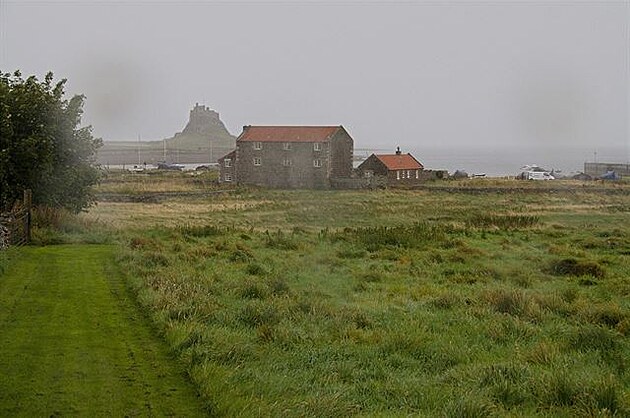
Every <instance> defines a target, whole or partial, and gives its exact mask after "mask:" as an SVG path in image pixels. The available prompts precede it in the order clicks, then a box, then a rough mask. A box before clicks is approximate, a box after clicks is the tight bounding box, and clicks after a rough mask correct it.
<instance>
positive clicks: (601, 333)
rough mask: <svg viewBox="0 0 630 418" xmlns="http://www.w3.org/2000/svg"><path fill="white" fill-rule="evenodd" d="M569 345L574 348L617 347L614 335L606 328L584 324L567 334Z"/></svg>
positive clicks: (585, 349)
mask: <svg viewBox="0 0 630 418" xmlns="http://www.w3.org/2000/svg"><path fill="white" fill-rule="evenodd" d="M569 345H570V346H571V347H572V348H573V349H575V350H582V351H588V350H601V351H607V350H614V349H616V348H617V345H618V343H617V338H616V336H615V335H614V334H613V333H612V332H611V331H609V330H607V329H606V328H602V327H599V326H594V325H585V326H582V327H580V328H579V329H577V330H576V331H574V332H573V333H572V334H571V335H569Z"/></svg>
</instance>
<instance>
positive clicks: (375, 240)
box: [332, 223, 446, 252]
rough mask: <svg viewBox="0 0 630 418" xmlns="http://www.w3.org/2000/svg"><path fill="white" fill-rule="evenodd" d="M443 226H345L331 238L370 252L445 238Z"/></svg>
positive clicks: (417, 224) (406, 246)
mask: <svg viewBox="0 0 630 418" xmlns="http://www.w3.org/2000/svg"><path fill="white" fill-rule="evenodd" d="M445 237H446V235H445V231H444V228H443V227H440V226H437V225H430V224H428V223H414V224H413V225H410V226H407V225H400V226H378V227H364V228H345V229H344V230H343V231H341V232H337V233H336V234H333V235H332V239H333V240H349V241H352V242H355V243H356V244H358V245H361V246H363V247H364V248H366V249H367V250H368V251H370V252H375V251H378V250H380V249H381V248H385V247H399V248H422V247H425V246H426V245H428V244H429V243H435V242H436V241H440V242H441V241H443V240H444V239H445Z"/></svg>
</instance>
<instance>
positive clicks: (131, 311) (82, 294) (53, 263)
mask: <svg viewBox="0 0 630 418" xmlns="http://www.w3.org/2000/svg"><path fill="white" fill-rule="evenodd" d="M114 251H115V248H114V247H113V246H104V245H92V246H90V245H64V246H52V247H44V248H22V249H18V250H13V251H12V252H11V254H9V255H8V258H10V259H9V260H6V259H5V260H3V266H4V273H3V274H0V370H2V378H1V379H0V415H1V416H68V415H70V416H154V415H157V416H164V415H176V416H200V415H204V410H203V409H202V404H203V403H202V402H201V401H200V400H199V399H198V397H197V395H196V392H195V389H194V388H193V386H192V385H191V384H190V383H189V381H188V380H187V378H186V377H185V373H184V370H183V369H180V368H179V367H178V366H177V363H176V362H175V361H174V360H173V359H172V358H171V357H170V355H169V352H168V350H167V348H166V346H165V345H164V343H163V341H160V339H159V338H158V337H157V336H156V335H155V332H154V331H153V330H152V328H151V326H150V324H149V323H148V321H147V319H146V318H145V317H144V316H143V315H142V314H141V313H140V311H139V310H138V307H137V305H136V304H135V302H134V301H133V299H132V298H131V297H130V295H129V293H128V290H127V288H126V286H125V284H124V282H123V281H122V280H121V278H120V277H121V276H120V274H119V273H118V272H117V271H116V270H115V269H114V268H113V266H112V263H111V260H112V258H113V252H114ZM5 257H7V256H5Z"/></svg>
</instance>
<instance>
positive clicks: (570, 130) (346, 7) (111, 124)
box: [0, 1, 630, 162]
mask: <svg viewBox="0 0 630 418" xmlns="http://www.w3.org/2000/svg"><path fill="white" fill-rule="evenodd" d="M0 12H1V16H0V24H1V27H2V29H1V30H0V36H1V39H0V46H1V51H0V60H1V65H0V69H1V70H2V71H5V72H7V71H13V70H15V69H20V70H21V71H22V73H23V74H25V75H30V74H36V75H38V76H43V75H44V74H45V73H46V72H47V71H49V70H51V71H53V72H54V73H55V75H56V77H63V78H67V79H68V80H69V81H68V93H71V94H74V93H82V94H85V95H86V97H87V102H86V106H85V115H84V123H85V124H91V125H93V127H94V132H95V134H96V135H97V136H101V137H103V138H104V139H105V140H115V139H136V138H138V136H141V137H142V139H147V140H148V139H161V138H164V137H169V136H171V135H172V134H174V133H175V132H176V131H179V130H181V129H182V128H183V127H184V125H185V123H186V120H187V117H188V111H189V110H190V108H191V107H192V106H193V105H194V104H195V103H196V102H199V103H203V104H205V105H207V106H209V107H211V108H213V109H215V110H217V111H218V112H219V113H220V114H221V118H222V120H223V121H224V122H225V124H226V126H227V128H228V129H229V130H230V132H231V133H232V134H235V135H238V134H239V133H240V131H241V127H242V125H245V124H265V125H292V124H296V125H318V124H327V125H329V124H335V125H336V124H343V125H344V126H345V127H346V128H347V129H348V131H349V132H350V133H351V134H352V135H353V137H354V138H355V147H359V148H387V149H390V148H392V147H393V145H401V146H402V147H405V148H410V149H421V148H422V147H434V148H435V147H441V148H448V149H456V148H458V147H480V148H492V147H502V148H509V147H514V149H517V148H522V147H526V148H530V149H549V150H554V152H562V149H566V148H572V149H575V148H584V149H589V150H596V149H598V148H602V149H603V148H611V149H617V150H621V151H618V152H615V153H616V154H617V155H616V157H618V159H619V160H622V161H623V162H625V161H627V160H628V159H629V156H628V149H629V143H630V142H629V141H630V139H629V137H630V135H629V134H630V129H629V119H630V108H629V96H630V83H629V80H630V70H629V57H628V54H629V52H628V48H629V41H628V37H629V35H628V34H629V29H628V27H629V16H630V5H629V3H628V2H627V1H623V2H622V1H618V2H567V1H558V2H549V3H547V2H540V1H531V2H528V1H518V2H516V1H514V2H509V1H508V2H494V1H450V2H437V1H428V2H423V1H417V2H416V1H400V2H385V1H379V2H360V1H359V2H354V1H353V2H348V1H345V2H341V3H333V2H324V3H316V2H291V1H287V2H284V1H283V2H277V1H273V2H264V1H261V2H255V1H248V2H235V3H232V2H230V3H228V2H211V1H206V2H203V1H199V2H195V1H192V2H184V3H181V4H180V3H174V2H159V1H131V2H107V1H96V2H90V1H88V2H75V1H63V2H55V1H48V2H46V1H37V2H29V1H1V2H0ZM558 150H560V151H558ZM589 152H590V151H589ZM619 153H621V154H619Z"/></svg>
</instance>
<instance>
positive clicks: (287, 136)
mask: <svg viewBox="0 0 630 418" xmlns="http://www.w3.org/2000/svg"><path fill="white" fill-rule="evenodd" d="M339 129H343V128H342V127H341V126H246V127H245V128H244V130H243V133H242V134H241V136H239V137H238V141H248V142H249V141H254V142H326V141H328V140H329V139H330V138H331V137H332V136H333V135H334V134H335V133H336V132H337V131H338V130H339Z"/></svg>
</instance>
